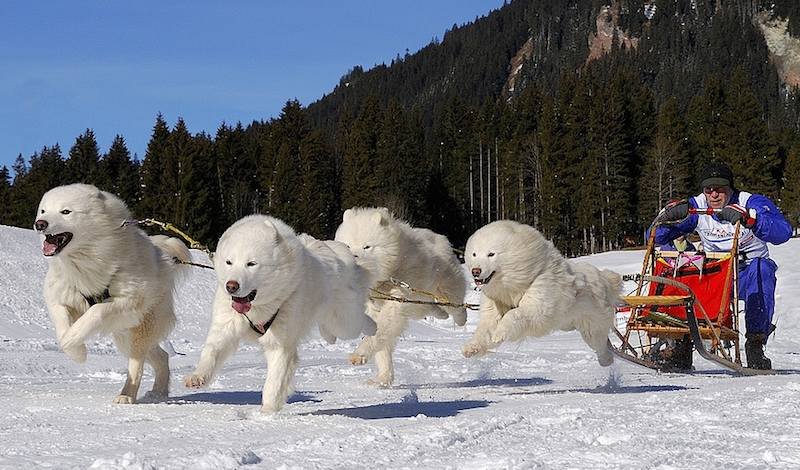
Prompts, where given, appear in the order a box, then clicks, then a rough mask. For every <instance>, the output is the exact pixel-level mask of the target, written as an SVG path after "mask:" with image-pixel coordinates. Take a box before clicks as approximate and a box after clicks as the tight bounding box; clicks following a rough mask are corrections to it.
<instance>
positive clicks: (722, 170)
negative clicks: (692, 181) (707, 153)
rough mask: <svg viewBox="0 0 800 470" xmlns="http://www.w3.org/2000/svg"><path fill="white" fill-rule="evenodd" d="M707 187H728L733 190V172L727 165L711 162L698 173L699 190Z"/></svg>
mask: <svg viewBox="0 0 800 470" xmlns="http://www.w3.org/2000/svg"><path fill="white" fill-rule="evenodd" d="M708 186H728V187H730V188H733V172H732V171H731V169H730V167H728V165H726V164H724V163H721V162H711V163H709V164H708V165H706V166H705V168H703V171H701V172H700V188H701V189H702V188H706V187H708Z"/></svg>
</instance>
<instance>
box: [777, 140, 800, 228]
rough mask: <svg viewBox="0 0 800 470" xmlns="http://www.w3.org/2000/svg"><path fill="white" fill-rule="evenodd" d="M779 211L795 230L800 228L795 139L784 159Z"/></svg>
mask: <svg viewBox="0 0 800 470" xmlns="http://www.w3.org/2000/svg"><path fill="white" fill-rule="evenodd" d="M780 203H781V210H782V211H783V213H784V214H785V215H786V219H787V220H789V222H791V224H792V226H794V227H795V228H797V227H800V140H798V139H795V143H794V145H792V147H791V148H790V149H789V152H788V155H787V158H786V170H785V171H784V173H783V190H782V191H781V199H780Z"/></svg>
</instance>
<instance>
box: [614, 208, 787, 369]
mask: <svg viewBox="0 0 800 470" xmlns="http://www.w3.org/2000/svg"><path fill="white" fill-rule="evenodd" d="M738 234H739V225H738V224H737V226H736V229H735V234H734V238H733V239H734V242H733V246H732V248H731V250H730V251H729V252H722V253H712V252H708V253H704V252H680V251H662V250H659V249H657V248H656V247H655V229H653V230H651V231H650V237H649V240H648V243H647V250H646V251H645V256H644V262H643V264H642V271H641V273H640V274H638V275H635V276H632V278H633V280H635V281H636V289H635V290H634V293H633V294H632V295H627V296H624V297H623V298H622V299H623V301H624V304H623V305H622V306H620V307H618V308H617V314H616V320H617V321H616V322H615V325H614V326H613V327H612V331H613V332H612V340H611V341H610V347H611V349H612V351H613V352H614V354H615V355H616V356H617V357H619V358H621V359H624V360H626V361H630V362H633V363H636V364H639V365H641V366H645V367H649V368H651V369H655V370H662V371H670V372H673V371H674V372H686V371H689V370H690V369H686V368H683V367H676V366H675V365H676V364H680V363H681V360H680V359H681V357H683V358H684V359H688V360H689V364H691V356H690V355H691V354H692V348H694V349H695V350H697V352H698V353H699V354H700V356H702V357H703V358H704V359H707V360H709V361H711V362H713V363H716V364H718V365H720V366H722V367H724V368H726V369H728V370H731V371H734V372H736V373H738V374H742V375H757V374H769V373H774V371H770V370H756V369H748V368H746V367H744V366H743V365H742V355H741V344H740V332H739V298H738V288H737V286H738V282H737V274H738V244H737V240H738ZM628 280H630V278H628ZM687 355H689V356H688V358H687V357H686V356H687Z"/></svg>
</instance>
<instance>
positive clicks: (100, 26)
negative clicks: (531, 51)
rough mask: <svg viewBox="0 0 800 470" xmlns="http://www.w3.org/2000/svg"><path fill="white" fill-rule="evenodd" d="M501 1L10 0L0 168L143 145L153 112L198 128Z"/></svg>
mask: <svg viewBox="0 0 800 470" xmlns="http://www.w3.org/2000/svg"><path fill="white" fill-rule="evenodd" d="M502 4H503V0H405V1H383V0H380V1H378V0H374V1H364V0H345V1H321V0H316V1H303V0H296V1H290V2H278V1H269V0H263V1H255V0H241V1H240V0H236V1H230V2H222V1H206V0H193V1H188V0H180V1H173V0H166V1H165V0H161V1H150V0H140V1H123V0H105V1H101V0H76V1H69V2H67V1H63V0H59V1H55V0H36V1H27V2H21V1H19V2H18V1H14V2H7V3H5V4H4V5H3V12H2V14H0V30H1V31H2V36H0V37H1V38H2V40H0V166H2V165H6V166H8V167H9V168H10V166H11V163H12V162H13V161H14V159H15V158H16V157H17V155H19V154H22V155H23V157H25V159H26V160H27V159H28V157H29V156H30V155H32V154H33V153H34V152H37V151H39V150H41V148H42V147H43V146H45V145H47V146H52V145H54V144H56V143H58V144H60V145H61V149H62V153H63V154H64V156H65V157H66V155H67V152H68V151H69V148H70V147H71V146H72V144H73V143H74V141H75V138H76V137H77V136H78V135H80V134H82V133H83V132H84V131H85V130H86V129H87V128H91V129H93V130H94V132H95V136H96V137H97V141H98V144H99V146H100V150H101V152H105V151H106V150H108V147H109V145H110V144H111V141H112V140H113V138H114V136H115V135H116V134H121V135H122V136H123V137H124V138H125V140H126V142H127V144H128V148H129V149H130V150H131V152H132V153H136V154H138V156H139V158H143V157H144V151H145V147H146V145H147V141H148V140H149V138H150V133H151V131H152V127H153V124H154V123H155V118H156V115H157V114H158V113H159V112H161V113H162V114H163V115H164V117H165V118H166V120H167V122H168V123H169V124H170V126H172V125H174V124H175V121H176V120H177V119H178V117H183V119H184V120H185V121H186V124H187V125H188V127H189V130H190V131H191V132H193V133H196V132H200V131H207V132H208V133H210V134H212V135H213V134H214V133H215V132H216V129H217V127H219V125H220V123H222V122H223V121H225V122H228V123H235V122H237V121H241V122H243V123H245V124H247V123H249V122H251V121H252V120H254V119H255V120H258V119H268V118H271V117H275V116H277V115H278V113H279V112H280V109H281V108H282V106H283V104H284V103H285V102H286V101H287V100H289V99H293V98H296V99H298V100H300V102H301V103H302V104H303V105H307V104H309V103H310V102H312V101H314V100H316V99H318V98H320V97H321V96H322V95H323V94H324V93H327V92H329V91H331V90H332V89H333V87H334V86H335V85H336V83H338V80H339V78H340V77H341V76H342V75H344V74H345V73H346V72H347V71H348V70H349V69H351V68H352V67H353V66H354V65H361V66H363V67H364V68H365V69H368V68H371V67H372V66H374V65H375V64H380V63H382V62H385V63H389V62H390V61H391V60H392V58H394V57H395V56H396V55H397V54H400V55H403V54H404V53H405V51H406V49H408V50H409V51H410V52H412V53H413V52H415V51H417V50H419V49H420V48H422V47H423V46H425V45H426V44H428V43H429V42H430V40H431V39H432V38H433V37H438V38H440V39H441V38H442V36H443V35H444V31H445V30H446V29H449V28H451V27H452V26H453V24H459V25H460V24H463V23H465V22H469V21H472V20H474V19H475V18H476V17H478V16H483V15H485V14H486V13H488V12H489V11H490V10H492V9H496V8H499V7H500V6H502Z"/></svg>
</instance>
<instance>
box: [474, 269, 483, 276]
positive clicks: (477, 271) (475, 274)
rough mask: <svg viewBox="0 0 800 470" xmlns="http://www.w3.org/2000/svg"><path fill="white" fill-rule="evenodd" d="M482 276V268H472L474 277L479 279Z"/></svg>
mask: <svg viewBox="0 0 800 470" xmlns="http://www.w3.org/2000/svg"><path fill="white" fill-rule="evenodd" d="M480 275H481V268H472V277H478V276H480Z"/></svg>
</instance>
